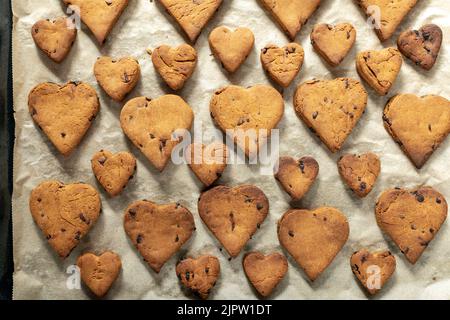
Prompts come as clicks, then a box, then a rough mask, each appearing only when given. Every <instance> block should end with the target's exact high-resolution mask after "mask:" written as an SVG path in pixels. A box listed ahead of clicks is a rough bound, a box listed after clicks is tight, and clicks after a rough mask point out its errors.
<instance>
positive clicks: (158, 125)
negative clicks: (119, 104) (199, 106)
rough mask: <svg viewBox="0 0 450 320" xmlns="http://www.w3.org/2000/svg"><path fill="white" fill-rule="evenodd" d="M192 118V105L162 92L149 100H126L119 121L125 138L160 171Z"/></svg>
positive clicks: (188, 128) (144, 98) (189, 126)
mask: <svg viewBox="0 0 450 320" xmlns="http://www.w3.org/2000/svg"><path fill="white" fill-rule="evenodd" d="M193 121H194V113H193V112H192V109H191V107H189V105H188V104H187V103H186V102H185V101H184V100H183V99H182V98H180V97H179V96H176V95H165V96H161V97H159V98H158V99H155V100H151V99H149V98H146V97H138V98H134V99H132V100H130V101H128V102H127V103H126V104H125V106H124V107H123V109H122V112H121V113H120V124H121V126H122V129H123V131H124V132H125V134H126V135H127V136H128V138H129V139H130V140H131V141H132V142H133V143H134V145H135V146H136V147H138V148H139V150H141V151H142V153H144V155H145V156H146V157H147V158H148V159H149V160H150V162H151V163H152V164H153V165H154V166H155V167H156V168H157V169H158V170H159V171H162V170H164V168H165V167H166V165H167V162H168V161H169V159H170V157H171V155H172V150H173V148H175V146H176V145H177V144H178V143H180V142H181V140H182V135H183V134H184V133H186V131H187V130H190V128H191V126H192V122H193Z"/></svg>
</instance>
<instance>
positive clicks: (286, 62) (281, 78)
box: [261, 42, 305, 88]
mask: <svg viewBox="0 0 450 320" xmlns="http://www.w3.org/2000/svg"><path fill="white" fill-rule="evenodd" d="M304 57H305V52H304V51H303V47H302V46H301V45H299V44H298V43H295V42H293V43H289V44H287V45H285V46H284V47H282V48H279V47H277V46H276V45H274V44H269V45H267V46H265V47H264V48H263V49H262V50H261V64H262V66H263V68H264V70H265V71H266V72H267V73H268V74H269V76H270V78H272V80H273V81H275V82H276V83H278V84H279V85H280V86H282V87H285V88H287V87H289V85H290V84H291V82H292V81H293V80H294V78H295V77H296V76H297V74H298V73H299V72H300V70H301V69H302V65H303V59H304Z"/></svg>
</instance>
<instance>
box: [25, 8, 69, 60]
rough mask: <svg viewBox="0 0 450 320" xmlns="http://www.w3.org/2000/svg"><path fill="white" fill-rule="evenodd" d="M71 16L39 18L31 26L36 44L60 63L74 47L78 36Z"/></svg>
mask: <svg viewBox="0 0 450 320" xmlns="http://www.w3.org/2000/svg"><path fill="white" fill-rule="evenodd" d="M71 23H72V21H71V20H70V19H69V18H66V17H62V18H57V19H55V20H53V21H51V20H48V19H47V20H39V21H38V22H36V23H35V24H34V25H33V27H31V35H32V37H33V40H34V42H35V43H36V45H37V46H38V47H39V49H41V50H42V51H43V52H44V53H45V54H46V55H47V56H48V57H49V58H50V59H52V60H53V61H55V62H57V63H59V62H61V61H63V60H64V59H65V58H66V56H67V55H68V54H69V52H70V49H72V46H73V43H74V42H75V39H76V37H77V28H75V27H74V26H73V25H72V24H71Z"/></svg>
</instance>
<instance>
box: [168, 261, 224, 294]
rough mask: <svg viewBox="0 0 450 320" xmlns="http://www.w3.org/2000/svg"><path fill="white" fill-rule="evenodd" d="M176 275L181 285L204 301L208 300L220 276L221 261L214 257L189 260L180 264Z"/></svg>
mask: <svg viewBox="0 0 450 320" xmlns="http://www.w3.org/2000/svg"><path fill="white" fill-rule="evenodd" d="M175 271H176V273H177V277H178V279H180V281H181V283H182V284H183V285H184V286H185V287H186V288H188V289H189V290H191V291H192V292H193V293H195V294H197V295H198V296H199V297H200V298H202V299H208V296H209V294H210V292H211V289H212V288H213V287H214V286H215V285H216V282H217V278H219V274H220V262H219V259H217V258H216V257H213V256H201V257H198V258H197V259H193V258H187V259H184V260H182V261H180V262H178V264H177V267H176V270H175Z"/></svg>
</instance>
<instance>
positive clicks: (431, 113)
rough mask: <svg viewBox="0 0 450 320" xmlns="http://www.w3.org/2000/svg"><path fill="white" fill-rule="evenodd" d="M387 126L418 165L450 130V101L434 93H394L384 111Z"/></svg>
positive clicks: (420, 166) (420, 165)
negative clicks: (423, 94)
mask: <svg viewBox="0 0 450 320" xmlns="http://www.w3.org/2000/svg"><path fill="white" fill-rule="evenodd" d="M383 121H384V127H385V128H386V130H387V131H388V132H389V134H390V135H391V136H392V138H393V139H394V140H395V141H396V142H397V143H398V144H399V145H400V147H401V148H402V150H403V151H404V152H405V153H406V155H407V156H408V157H409V158H410V159H411V161H412V162H413V163H414V165H415V166H416V167H417V168H419V169H420V168H422V166H423V165H424V164H425V163H426V162H427V160H428V159H429V158H430V156H431V155H432V154H433V152H434V150H436V149H437V148H438V147H439V145H440V144H441V142H443V141H444V140H445V138H446V137H447V135H448V134H449V133H450V101H449V100H447V99H445V98H443V97H440V96H434V95H428V96H423V97H418V96H415V95H413V94H400V95H397V96H394V97H393V98H392V99H391V100H390V101H389V102H388V103H387V105H386V107H385V108H384V112H383Z"/></svg>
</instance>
